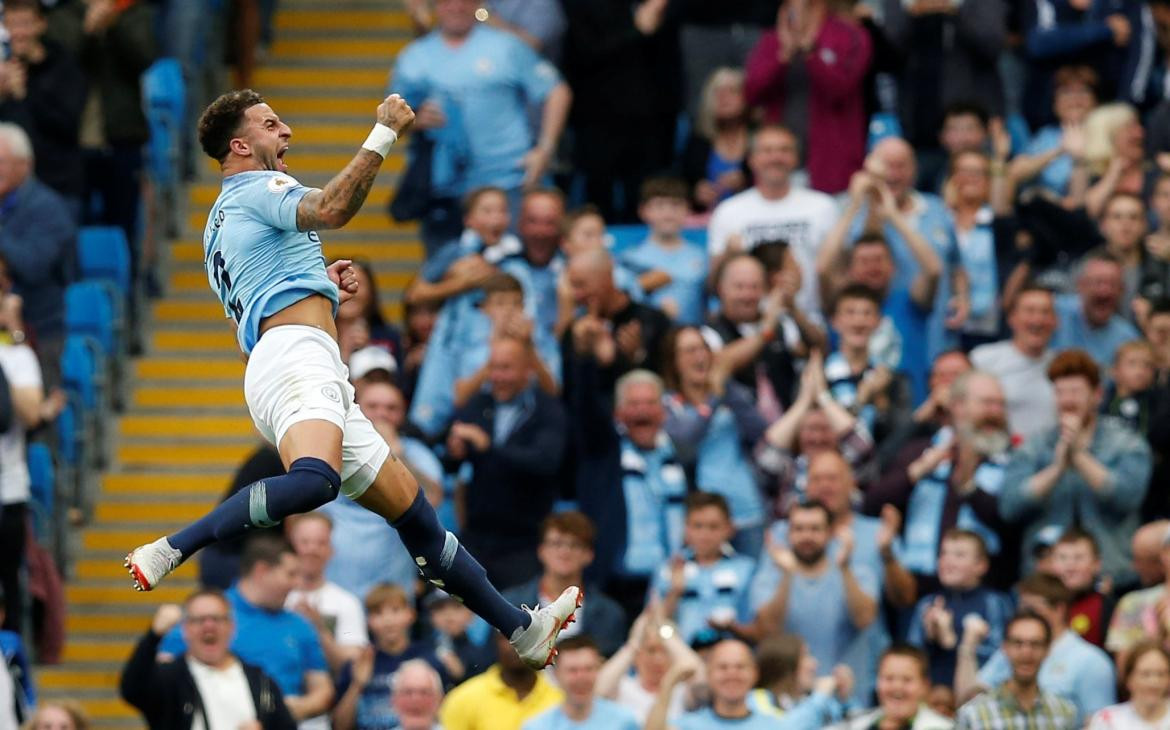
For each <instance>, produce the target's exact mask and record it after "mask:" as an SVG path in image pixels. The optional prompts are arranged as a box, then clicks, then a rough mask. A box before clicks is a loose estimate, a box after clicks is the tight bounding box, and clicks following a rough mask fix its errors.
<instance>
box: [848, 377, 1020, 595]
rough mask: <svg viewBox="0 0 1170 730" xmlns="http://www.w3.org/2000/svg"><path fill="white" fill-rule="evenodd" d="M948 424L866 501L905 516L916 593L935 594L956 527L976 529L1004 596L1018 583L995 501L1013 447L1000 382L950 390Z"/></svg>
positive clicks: (960, 382)
mask: <svg viewBox="0 0 1170 730" xmlns="http://www.w3.org/2000/svg"><path fill="white" fill-rule="evenodd" d="M949 406H950V411H951V424H950V425H949V426H944V427H943V428H941V429H939V431H938V432H936V433H935V435H934V436H933V437H932V438H931V440H930V442H929V443H927V444H925V445H924V447H923V448H922V449H921V450H920V451H918V453H917V454H914V453H908V454H905V456H904V458H902V459H899V460H897V462H895V463H894V464H893V466H892V467H891V468H890V470H889V471H887V472H886V474H884V475H883V476H882V478H881V480H879V482H878V483H877V484H876V485H874V486H873V487H872V488H871V489H870V490H869V491H868V494H867V497H866V501H867V502H868V503H870V504H885V503H889V504H893V505H894V506H895V507H897V508H898V509H899V510H901V511H902V513H903V514H904V515H905V516H906V518H905V523H904V525H905V526H904V529H903V536H902V539H903V542H904V546H905V550H904V552H903V555H902V561H901V562H902V564H903V565H904V566H905V567H906V568H907V569H908V570H910V572H911V573H913V574H914V576H915V578H916V579H917V580H918V594H919V595H924V594H926V593H931V592H934V591H936V590H938V587H939V584H938V575H937V565H938V552H939V546H940V542H941V540H942V536H943V533H945V532H946V531H947V530H949V529H950V528H952V527H959V528H962V529H966V530H971V531H973V532H976V533H978V534H979V536H980V537H982V538H983V540H984V542H985V543H986V544H987V549H988V553H989V555H990V557H991V570H990V572H989V573H988V575H987V585H988V586H989V587H993V588H999V589H1006V588H1009V587H1010V586H1011V585H1012V582H1013V581H1014V580H1015V578H1016V575H1015V565H1014V563H1015V561H1000V560H996V559H995V558H996V557H997V556H999V555H1013V556H1014V555H1015V554H1016V547H1015V545H1006V544H1005V541H1007V540H1009V539H1010V538H1011V535H1010V534H1007V533H1006V531H1004V530H1002V529H1001V527H1002V525H1003V523H1002V521H1001V520H1000V517H999V510H998V505H997V503H998V500H999V492H1000V488H1001V486H1002V484H1003V471H1004V467H1005V466H1006V465H1007V462H1008V458H1009V456H1010V454H1011V450H1012V446H1013V438H1012V434H1011V431H1010V430H1009V428H1008V422H1007V410H1006V405H1005V400H1004V394H1003V388H1002V387H1001V386H1000V384H999V381H998V380H997V379H996V378H995V376H993V375H990V374H988V373H986V372H983V371H979V370H972V371H969V372H967V373H964V374H963V375H961V376H959V378H958V379H957V380H955V382H954V384H952V385H951V390H950V403H949Z"/></svg>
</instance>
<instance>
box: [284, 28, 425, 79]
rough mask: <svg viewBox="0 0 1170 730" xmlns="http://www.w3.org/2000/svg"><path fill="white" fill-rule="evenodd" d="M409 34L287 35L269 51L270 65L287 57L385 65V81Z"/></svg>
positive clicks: (366, 65)
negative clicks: (354, 35) (345, 36)
mask: <svg viewBox="0 0 1170 730" xmlns="http://www.w3.org/2000/svg"><path fill="white" fill-rule="evenodd" d="M409 42H410V38H409V37H408V36H402V35H398V36H397V37H395V36H392V35H388V34H387V35H383V36H381V37H378V36H375V37H372V38H338V37H337V36H336V35H330V34H329V33H328V32H327V31H326V32H322V33H319V34H317V33H315V34H313V35H311V36H307V37H306V36H303V35H297V36H284V37H280V38H277V39H276V41H275V42H274V43H273V44H272V48H271V49H270V50H269V64H272V65H276V64H279V63H280V62H281V61H284V60H294V61H298V62H305V61H310V62H318V61H321V62H326V63H337V62H344V63H346V64H353V65H354V66H355V67H360V68H363V69H365V68H367V67H369V68H371V69H373V68H378V67H379V66H380V67H381V68H382V84H383V85H385V83H386V80H387V79H388V77H389V75H390V66H391V64H393V63H394V58H395V56H397V55H398V54H399V53H401V52H402V49H403V48H405V47H406V44H407V43H409Z"/></svg>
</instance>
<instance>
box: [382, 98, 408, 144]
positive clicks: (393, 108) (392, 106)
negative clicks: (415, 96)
mask: <svg viewBox="0 0 1170 730" xmlns="http://www.w3.org/2000/svg"><path fill="white" fill-rule="evenodd" d="M413 122H414V110H413V109H411V108H410V104H407V103H406V99H403V98H402V97H401V96H399V95H398V94H391V95H390V96H387V97H386V99H385V100H384V101H383V102H382V103H381V104H379V105H378V124H384V125H386V126H387V127H389V128H390V129H393V130H394V131H395V132H396V133H398V134H399V135H401V134H402V133H403V132H405V131H406V129H407V127H409V126H410V125H411V123H413Z"/></svg>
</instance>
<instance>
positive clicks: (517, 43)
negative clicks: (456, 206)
mask: <svg viewBox="0 0 1170 730" xmlns="http://www.w3.org/2000/svg"><path fill="white" fill-rule="evenodd" d="M560 81H561V77H560V74H559V73H557V70H556V67H554V66H553V65H552V64H551V63H549V62H548V61H546V60H544V59H542V58H541V57H540V56H538V55H537V54H536V51H534V50H532V48H530V47H529V46H528V45H527V44H526V43H524V42H523V41H521V40H520V39H518V38H517V37H516V36H514V35H512V34H511V33H507V32H505V31H502V30H497V29H495V28H491V27H488V26H486V25H483V24H479V23H477V24H476V25H475V27H474V28H472V30H471V32H470V33H469V34H468V35H467V37H466V38H465V39H464V40H463V42H462V43H459V44H457V45H456V44H451V43H448V42H447V41H445V40H443V37H442V36H441V35H440V34H439V32H438V31H434V32H431V33H428V34H427V35H425V36H423V37H422V38H419V39H418V40H416V41H414V42H413V43H411V44H410V45H408V46H407V47H406V48H405V49H403V51H402V53H401V54H399V56H398V62H397V65H396V67H395V69H394V79H393V87H394V90H395V91H396V92H398V93H399V94H401V95H402V97H403V98H404V99H406V101H407V102H408V103H409V104H410V105H411V106H413V107H414V108H415V109H417V108H419V106H421V105H422V104H423V103H424V102H426V101H431V100H434V101H436V102H437V103H438V104H439V105H440V106H442V107H443V112H444V114H445V115H446V117H447V127H458V129H448V128H440V129H438V130H436V132H437V134H436V135H435V136H436V138H437V139H438V140H439V144H438V147H440V148H442V147H443V146H444V145H445V140H447V139H458V140H459V144H458V146H459V147H460V150H459V152H458V154H454V155H445V154H443V153H442V150H440V149H437V150H436V158H435V162H436V169H435V170H434V171H433V173H432V175H433V177H432V183H433V185H434V187H435V189H436V192H439V193H442V194H446V195H453V196H457V197H461V196H463V195H464V194H466V193H467V192H468V191H470V190H472V189H474V188H477V187H481V186H483V185H498V186H500V187H502V188H508V189H510V188H517V187H519V186H520V183H521V181H522V180H523V178H524V169H523V168H522V167H521V166H520V159H521V158H522V157H523V156H524V154H525V153H526V152H528V150H529V149H531V148H532V146H533V132H532V128H531V125H530V124H529V121H528V111H527V110H528V106H529V105H536V104H540V103H541V102H543V101H544V100H545V98H546V97H547V96H548V94H549V92H551V91H552V89H553V88H554V87H555V86H556V85H557V84H558V83H560ZM464 145H465V149H463V147H464Z"/></svg>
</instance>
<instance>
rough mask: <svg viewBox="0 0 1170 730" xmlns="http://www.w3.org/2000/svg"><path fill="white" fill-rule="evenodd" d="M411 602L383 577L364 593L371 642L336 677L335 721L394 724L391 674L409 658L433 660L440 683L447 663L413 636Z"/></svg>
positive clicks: (378, 727)
mask: <svg viewBox="0 0 1170 730" xmlns="http://www.w3.org/2000/svg"><path fill="white" fill-rule="evenodd" d="M415 618H416V613H415V610H414V606H412V605H411V603H410V601H409V600H408V599H407V597H406V592H405V591H403V590H402V588H401V587H399V586H396V585H391V584H389V583H382V584H380V585H377V586H374V587H373V588H371V589H370V592H369V593H368V594H366V623H367V625H368V626H369V629H370V638H371V639H372V640H373V646H370V647H366V649H365V651H364V652H363V653H362V655H361V656H360V657H358V658H357V659H356V660H354V661H352V662H350V663H348V664H346V665H345V666H343V667H342V668H341V674H340V676H338V678H337V698H338V699H337V704H336V705H335V706H334V708H333V727H335V728H355V729H356V730H390V729H391V728H395V727H398V717H397V715H396V714H395V712H394V708H393V706H392V705H391V702H390V700H391V680H392V679H393V677H394V673H395V672H396V671H398V667H399V666H401V665H402V663H403V662H405V661H407V660H409V659H422V660H424V661H426V662H427V663H428V664H430V665H431V666H433V667H434V668H435V670H436V671H437V672H439V676H441V677H442V678H443V682H444V684H447V683H448V674H447V667H446V666H445V665H444V664H443V662H441V661H440V660H439V658H438V657H437V656H436V655H435V653H434V651H433V650H432V649H431V647H430V646H429V645H428V644H426V643H423V642H413V643H412V642H411V640H410V629H411V626H412V625H414V620H415Z"/></svg>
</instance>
